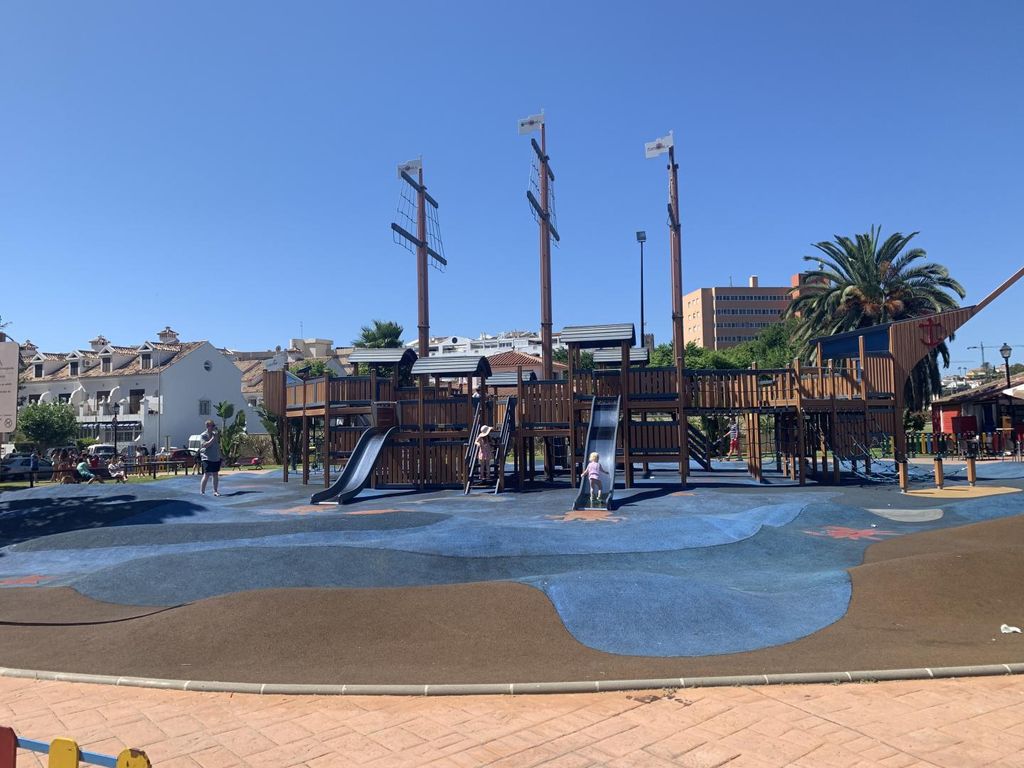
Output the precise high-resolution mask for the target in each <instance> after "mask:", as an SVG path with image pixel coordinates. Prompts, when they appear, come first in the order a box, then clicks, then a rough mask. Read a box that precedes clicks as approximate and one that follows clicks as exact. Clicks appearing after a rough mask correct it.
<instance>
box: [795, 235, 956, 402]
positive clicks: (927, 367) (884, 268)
mask: <svg viewBox="0 0 1024 768" xmlns="http://www.w3.org/2000/svg"><path fill="white" fill-rule="evenodd" d="M917 234H918V233H917V232H911V233H910V234H909V235H903V234H900V233H899V232H896V233H894V234H892V235H890V236H889V237H888V238H887V239H886V240H885V241H884V242H882V240H881V236H882V234H881V229H880V228H878V227H872V228H871V231H870V232H866V233H864V234H860V235H856V236H855V237H854V238H849V237H840V236H838V235H836V236H835V238H834V239H835V242H829V241H825V242H820V243H815V244H814V247H815V248H817V249H818V251H820V253H821V255H818V256H804V259H805V260H806V261H811V262H815V263H817V265H818V268H817V269H814V270H811V271H810V272H809V273H808V280H807V281H806V283H807V284H805V285H804V286H802V287H801V289H800V290H801V295H800V296H798V297H797V298H795V299H794V300H793V301H792V302H791V303H790V306H789V309H787V310H786V316H787V317H790V318H796V319H798V325H797V331H796V334H795V340H796V341H797V342H798V343H799V344H800V345H801V346H802V354H803V357H804V358H805V359H807V360H810V356H811V354H812V351H813V350H811V349H810V345H809V342H810V340H811V339H813V338H815V337H820V336H830V335H832V334H835V333H844V332H846V331H853V330H857V329H860V328H867V327H870V326H872V325H879V324H882V323H888V322H892V321H896V320H905V319H909V318H914V317H921V316H923V315H930V314H933V313H935V312H942V311H944V310H948V309H955V308H956V307H958V306H959V301H958V298H959V299H962V298H963V297H964V296H965V295H966V292H965V291H964V288H963V286H962V285H960V283H959V282H957V281H956V280H954V279H953V278H952V277H951V276H950V274H949V270H948V269H946V267H944V266H942V265H941V264H936V263H932V262H921V260H922V259H925V258H926V256H927V254H926V253H925V251H924V249H923V248H911V249H909V250H904V249H905V248H906V247H907V245H908V244H909V243H910V241H911V240H912V239H913V238H914V237H915V236H916V235H917ZM919 262H920V263H919ZM939 359H941V360H942V363H943V366H944V367H946V368H948V367H949V348H948V347H947V346H946V344H945V342H943V343H941V344H939V345H938V346H937V347H936V348H935V349H933V350H932V351H931V352H930V353H929V354H928V355H927V356H926V357H925V358H924V359H923V360H922V361H921V362H920V363H918V364H917V366H915V368H914V369H913V370H912V371H911V375H910V377H909V380H908V382H907V385H906V388H905V390H904V397H905V403H906V407H907V408H909V409H910V410H920V409H922V408H923V407H924V406H925V405H927V403H928V402H929V401H930V400H931V398H932V397H933V396H938V395H940V394H941V393H942V382H941V375H940V374H939V365H938V361H939Z"/></svg>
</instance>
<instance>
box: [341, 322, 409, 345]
mask: <svg viewBox="0 0 1024 768" xmlns="http://www.w3.org/2000/svg"><path fill="white" fill-rule="evenodd" d="M404 332H405V329H404V328H403V327H402V326H400V325H399V324H398V323H395V322H392V321H390V320H373V321H371V323H370V325H364V326H363V327H362V328H360V329H359V338H357V339H355V340H354V341H353V342H352V346H355V347H368V348H370V349H396V348H398V347H400V346H402V334H403V333H404Z"/></svg>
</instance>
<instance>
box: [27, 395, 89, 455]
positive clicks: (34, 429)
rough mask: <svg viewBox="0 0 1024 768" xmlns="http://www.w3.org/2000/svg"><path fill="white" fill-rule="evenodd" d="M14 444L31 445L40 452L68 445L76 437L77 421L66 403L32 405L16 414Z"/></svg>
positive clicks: (73, 412) (72, 410)
mask: <svg viewBox="0 0 1024 768" xmlns="http://www.w3.org/2000/svg"><path fill="white" fill-rule="evenodd" d="M18 435H19V438H18V439H16V442H26V443H33V444H34V445H35V447H36V448H38V449H39V450H40V451H45V450H46V449H47V448H52V447H53V446H56V445H68V444H70V443H73V442H74V440H75V438H76V437H78V419H77V418H76V417H75V411H74V409H72V407H71V406H70V405H68V404H67V403H32V404H31V405H26V406H25V407H24V408H22V409H21V410H20V411H19V412H18Z"/></svg>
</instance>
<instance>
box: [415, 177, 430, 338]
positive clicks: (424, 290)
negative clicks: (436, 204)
mask: <svg viewBox="0 0 1024 768" xmlns="http://www.w3.org/2000/svg"><path fill="white" fill-rule="evenodd" d="M417 180H418V181H419V186H418V187H417V189H416V237H417V238H419V242H418V243H417V244H416V298H417V301H418V304H419V321H418V322H417V324H416V328H417V329H418V330H419V349H418V350H417V352H418V353H419V356H420V357H427V356H428V355H429V354H430V291H429V290H428V284H427V188H426V187H425V186H423V166H422V164H421V165H420V169H419V176H418V177H417Z"/></svg>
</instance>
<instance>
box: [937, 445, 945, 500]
mask: <svg viewBox="0 0 1024 768" xmlns="http://www.w3.org/2000/svg"><path fill="white" fill-rule="evenodd" d="M944 481H945V478H944V477H943V474H942V454H941V453H937V454H935V487H936V488H938V489H939V490H940V491H941V490H942V486H943V483H944Z"/></svg>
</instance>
